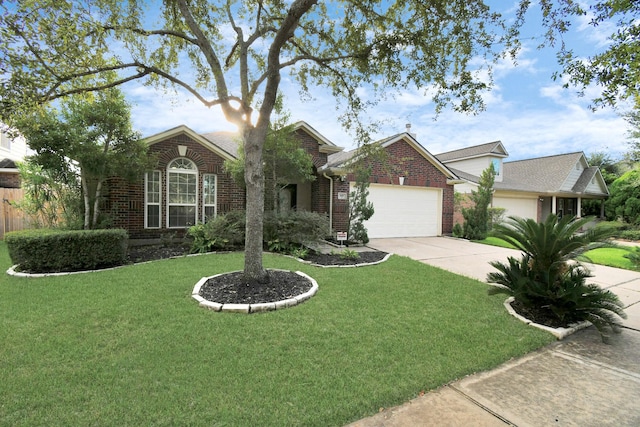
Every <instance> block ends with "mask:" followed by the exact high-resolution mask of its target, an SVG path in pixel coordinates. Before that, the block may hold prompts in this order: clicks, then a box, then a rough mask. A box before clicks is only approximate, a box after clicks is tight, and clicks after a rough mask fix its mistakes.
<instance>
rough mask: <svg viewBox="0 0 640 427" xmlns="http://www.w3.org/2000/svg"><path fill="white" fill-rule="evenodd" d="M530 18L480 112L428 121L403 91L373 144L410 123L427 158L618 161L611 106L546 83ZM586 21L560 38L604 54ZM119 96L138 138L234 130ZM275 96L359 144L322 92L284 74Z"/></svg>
mask: <svg viewBox="0 0 640 427" xmlns="http://www.w3.org/2000/svg"><path fill="white" fill-rule="evenodd" d="M490 3H492V4H494V5H496V6H497V8H498V10H499V11H501V12H503V13H504V12H506V13H507V14H508V13H509V7H510V6H511V5H513V4H514V2H512V1H506V0H494V1H492V2H490ZM529 18H530V19H529V21H528V24H527V25H526V27H525V28H524V31H523V35H524V36H526V38H527V39H526V40H525V41H524V44H523V49H522V51H521V52H520V55H519V57H518V61H517V63H518V64H517V66H515V65H513V64H512V63H511V62H509V61H505V62H502V63H499V64H497V65H496V67H495V76H494V77H495V86H494V89H493V90H492V91H491V92H489V93H487V94H486V95H485V97H484V99H485V103H486V110H485V111H483V112H480V113H479V114H477V115H473V116H469V115H464V114H460V113H456V112H453V111H451V110H445V111H444V112H442V113H441V114H440V115H439V116H438V117H437V120H434V119H435V117H434V113H433V105H432V102H431V99H430V97H429V96H426V95H425V92H428V90H429V88H428V87H425V88H421V89H419V90H414V91H406V92H404V93H402V94H400V95H399V96H397V97H396V99H394V100H388V101H384V102H382V103H381V104H379V105H378V106H377V107H376V108H375V109H373V110H371V111H370V117H371V118H372V119H374V120H382V121H383V123H384V124H383V126H382V128H381V132H380V133H379V134H377V135H374V139H377V138H384V137H386V136H390V135H393V134H396V133H399V132H403V131H404V130H405V126H406V124H407V123H410V124H411V131H412V132H413V133H415V134H416V137H417V139H418V141H419V142H420V143H421V144H422V145H423V146H424V147H425V148H426V149H427V150H429V151H430V152H431V153H433V154H437V153H441V152H445V151H450V150H454V149H458V148H464V147H468V146H471V145H477V144H482V143H485V142H490V141H496V140H500V141H502V143H503V144H504V146H505V147H506V149H507V151H508V152H509V154H510V156H509V160H518V159H524V158H531V157H539V156H547V155H554V154H562V153H569V152H575V151H584V152H585V153H586V154H587V155H589V154H590V153H593V152H606V153H608V154H609V155H610V156H611V157H613V158H614V159H615V158H619V157H621V156H622V154H623V153H624V152H625V151H627V149H628V146H627V138H626V133H627V124H626V122H625V121H624V119H622V118H621V117H620V115H619V114H618V113H617V112H615V111H613V109H611V108H607V109H598V110H597V111H595V112H592V110H591V109H590V105H591V98H592V97H594V96H596V95H597V93H598V92H597V88H588V89H587V91H586V94H585V96H584V97H580V96H579V95H578V93H577V90H576V89H574V88H569V89H564V88H563V87H562V85H563V82H562V81H553V80H552V78H551V77H552V74H553V72H554V71H557V70H558V69H559V66H558V65H557V62H556V58H555V50H554V49H553V48H545V49H542V50H540V49H538V48H537V46H538V44H539V43H540V35H541V34H542V33H543V29H542V27H541V26H540V25H539V22H540V20H539V19H540V18H539V16H537V15H536V14H531V16H530V17H529ZM587 22H588V18H582V19H578V20H576V21H575V22H574V25H573V26H572V29H571V32H570V34H569V35H568V36H567V39H566V40H567V43H568V44H569V46H571V47H573V48H575V50H576V51H577V52H578V53H580V54H582V55H590V54H594V53H596V52H598V51H600V50H602V49H603V48H604V47H605V46H606V36H607V35H608V34H610V33H611V30H612V28H611V27H609V26H607V25H601V26H599V27H598V28H596V29H594V28H593V27H591V26H589V25H587ZM124 90H125V93H126V94H127V97H128V99H129V101H130V102H132V103H133V111H132V118H133V122H134V126H135V127H136V129H138V130H140V131H141V132H142V133H143V135H144V136H149V135H152V134H154V133H157V132H161V131H164V130H167V129H170V128H172V127H174V126H178V125H181V124H184V125H187V126H189V127H190V128H192V129H193V130H194V131H196V132H199V133H206V132H212V131H217V130H236V129H235V127H234V126H233V125H231V124H230V123H228V122H226V121H225V119H224V117H223V115H222V113H221V112H220V109H219V108H217V107H213V108H211V109H208V108H206V107H204V106H202V105H201V104H199V102H198V101H197V100H196V99H195V98H193V97H192V96H191V95H189V94H186V93H182V92H178V93H177V94H169V93H167V94H165V93H163V92H161V91H160V90H158V89H155V88H153V87H148V86H141V85H136V84H129V85H127V86H126V87H125V88H124ZM281 90H282V91H283V92H284V94H285V96H286V101H287V102H286V107H287V109H288V110H289V111H290V112H291V118H292V120H293V121H297V120H304V121H306V122H307V123H309V124H310V125H311V126H313V127H314V128H315V129H316V130H318V131H319V132H320V133H321V134H323V135H324V136H325V137H327V138H328V139H329V140H331V141H332V142H334V143H335V144H336V145H339V146H342V147H345V148H346V149H351V148H354V147H355V146H356V145H357V141H355V140H354V139H353V138H352V137H351V136H350V135H349V134H347V133H346V132H345V131H344V130H343V129H342V128H341V127H340V125H339V123H338V119H337V117H338V115H339V112H338V111H336V109H335V105H336V104H335V101H334V99H333V98H332V97H331V94H330V93H329V92H328V91H327V90H326V89H324V88H321V87H316V88H314V89H313V91H312V92H313V93H312V95H313V99H312V100H309V101H304V102H303V101H301V100H300V98H299V96H298V90H297V87H296V86H295V85H293V84H290V82H289V80H288V79H287V78H286V76H285V77H283V80H282V84H281ZM362 90H366V88H363V89H362Z"/></svg>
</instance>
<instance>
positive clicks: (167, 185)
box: [165, 157, 198, 230]
mask: <svg viewBox="0 0 640 427" xmlns="http://www.w3.org/2000/svg"><path fill="white" fill-rule="evenodd" d="M180 159H183V160H186V161H188V162H190V163H191V164H192V165H193V166H194V167H195V169H193V170H189V169H184V170H183V171H181V172H180V173H184V174H191V175H195V176H196V197H195V203H193V204H185V203H170V202H169V182H170V179H169V177H170V175H171V169H169V166H171V163H173V162H174V161H176V160H180ZM174 173H175V172H174ZM166 187H167V213H166V215H165V217H166V226H167V228H171V229H174V230H179V229H185V228H188V227H189V226H188V225H187V226H176V227H171V226H169V208H170V207H171V206H193V207H195V208H196V214H195V216H194V224H192V225H195V222H197V221H198V166H197V165H196V164H195V163H194V162H193V160H191V159H188V158H186V157H177V158H175V159H173V160H171V161H170V162H169V163H168V164H167V183H166Z"/></svg>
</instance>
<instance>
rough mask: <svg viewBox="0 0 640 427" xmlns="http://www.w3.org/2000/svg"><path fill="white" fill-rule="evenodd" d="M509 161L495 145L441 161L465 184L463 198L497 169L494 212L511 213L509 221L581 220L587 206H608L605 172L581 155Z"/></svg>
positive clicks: (445, 155)
mask: <svg viewBox="0 0 640 427" xmlns="http://www.w3.org/2000/svg"><path fill="white" fill-rule="evenodd" d="M508 155H509V154H508V153H507V150H506V149H505V148H504V146H503V145H502V143H501V142H500V141H496V142H491V143H488V144H482V145H477V146H474V147H468V148H464V149H461V150H455V151H450V152H447V153H442V154H438V155H436V157H437V158H438V159H439V160H440V161H442V163H444V164H445V165H446V166H448V167H450V168H451V169H452V171H454V172H455V173H456V174H457V175H458V176H459V177H460V178H461V179H463V180H464V181H465V183H463V184H458V185H456V191H459V192H461V193H470V192H471V190H473V189H476V188H477V187H478V180H479V176H480V174H481V173H482V171H483V170H485V169H486V168H488V167H489V165H490V164H492V163H493V165H494V167H495V169H496V171H497V174H496V179H495V184H494V194H493V200H492V206H493V207H497V208H504V209H506V212H505V216H512V215H513V216H519V217H523V218H532V219H534V220H536V221H543V220H544V219H545V218H546V217H547V216H548V215H549V214H550V213H552V212H553V213H555V214H557V215H559V216H560V217H562V216H564V215H571V216H577V217H580V216H581V214H582V213H581V210H582V201H583V200H585V199H590V200H593V199H597V200H602V201H603V202H604V199H606V198H607V197H608V195H609V191H608V189H607V186H606V184H605V182H604V179H603V178H602V175H601V173H600V170H599V169H598V168H597V167H590V166H589V164H588V162H587V159H586V157H585V155H584V153H582V152H577V153H568V154H560V155H554V156H546V157H538V158H533V159H527V160H519V161H513V162H506V161H504V159H506V158H507V157H508ZM603 206H604V205H603ZM456 221H460V219H459V218H456Z"/></svg>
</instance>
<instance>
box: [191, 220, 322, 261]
mask: <svg viewBox="0 0 640 427" xmlns="http://www.w3.org/2000/svg"><path fill="white" fill-rule="evenodd" d="M245 224H246V222H245V216H244V212H230V213H227V214H223V215H218V216H217V217H215V218H213V219H211V220H209V221H208V222H207V223H206V224H197V225H194V226H193V227H190V228H189V230H188V235H189V236H190V237H191V238H192V239H193V243H192V246H191V251H192V252H209V251H213V250H229V249H237V248H240V247H242V245H243V244H244V238H245ZM328 233H329V221H328V219H327V217H326V216H324V215H321V214H318V213H315V212H306V211H289V212H282V213H273V212H270V213H266V214H265V216H264V237H263V238H264V242H265V245H266V247H267V248H268V250H270V251H273V252H285V253H290V252H291V251H293V250H296V249H299V248H300V246H302V245H305V244H308V243H311V242H314V241H317V240H320V239H322V238H324V237H326V236H327V234H328Z"/></svg>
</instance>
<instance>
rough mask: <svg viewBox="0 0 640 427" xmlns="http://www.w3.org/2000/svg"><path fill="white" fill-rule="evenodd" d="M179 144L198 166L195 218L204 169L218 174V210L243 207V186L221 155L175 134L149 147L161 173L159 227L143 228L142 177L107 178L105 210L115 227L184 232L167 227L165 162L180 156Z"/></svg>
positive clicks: (136, 233)
mask: <svg viewBox="0 0 640 427" xmlns="http://www.w3.org/2000/svg"><path fill="white" fill-rule="evenodd" d="M178 145H184V146H186V147H187V153H186V155H185V156H184V157H186V158H188V159H190V160H191V161H193V162H194V163H195V164H196V166H197V168H198V172H199V177H198V198H199V200H198V212H197V218H198V220H200V219H201V218H202V196H203V192H202V174H205V173H211V174H216V175H217V191H218V194H217V212H218V214H221V213H225V212H230V211H234V210H242V209H244V206H245V193H244V189H242V188H240V187H239V186H237V185H236V183H235V182H234V181H233V179H232V178H231V176H230V175H229V174H227V173H226V172H224V168H223V164H224V159H223V158H222V157H220V156H219V155H217V154H216V153H214V152H213V151H211V150H210V149H208V148H206V147H204V146H203V145H201V144H199V143H198V142H196V141H194V140H192V139H191V138H189V137H188V136H186V135H180V136H176V137H173V138H169V139H167V140H164V141H160V142H157V143H155V144H153V145H151V147H150V148H149V153H150V154H152V155H155V156H157V159H158V165H157V167H156V168H155V169H156V170H159V171H160V172H161V177H162V183H161V189H162V199H161V200H162V202H161V205H160V218H161V220H160V228H159V229H145V228H144V179H141V180H140V181H139V182H137V183H127V182H125V181H123V180H117V179H112V180H110V182H109V198H108V202H107V210H108V211H109V212H110V214H111V215H112V218H113V223H114V227H122V228H125V229H127V230H128V231H129V235H130V237H131V238H134V239H147V238H158V237H161V236H162V235H166V234H167V233H174V232H175V233H176V235H177V236H181V235H183V234H184V231H185V230H184V229H174V228H171V229H167V228H166V209H167V207H166V201H167V194H166V192H167V185H166V184H167V165H168V164H169V163H170V162H171V161H172V160H174V159H176V158H178V157H182V156H180V154H179V153H178Z"/></svg>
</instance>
